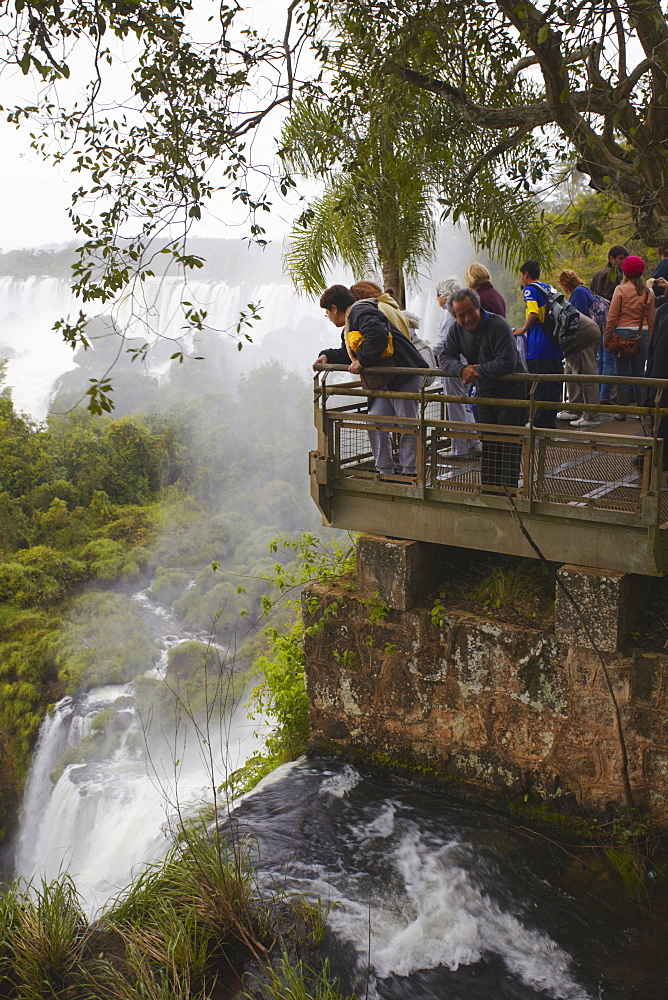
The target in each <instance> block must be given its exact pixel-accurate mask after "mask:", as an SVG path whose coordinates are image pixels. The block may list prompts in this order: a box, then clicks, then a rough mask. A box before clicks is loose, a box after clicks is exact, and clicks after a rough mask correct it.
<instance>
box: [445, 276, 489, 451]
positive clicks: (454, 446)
mask: <svg viewBox="0 0 668 1000" xmlns="http://www.w3.org/2000/svg"><path fill="white" fill-rule="evenodd" d="M460 288H462V283H461V281H460V280H459V278H456V277H454V275H453V276H451V277H449V278H443V279H442V281H439V283H438V284H437V285H436V300H437V302H438V304H439V306H440V307H441V309H442V310H443V312H442V313H441V317H440V320H439V324H438V334H437V336H436V340H435V342H434V354H435V355H436V363H437V365H438V367H439V368H442V367H443V365H442V363H441V361H440V354H441V351H442V350H443V347H444V346H445V341H446V339H447V336H448V330H449V329H450V328H451V327H452V326H453V325H454V322H455V317H454V316H453V315H452V313H451V312H450V310H449V309H448V299H449V298H450V296H451V295H452V293H453V292H456V291H458V289H460ZM441 381H442V383H443V392H444V393H445V395H446V396H465V395H466V389H465V388H464V383H463V382H462V380H461V379H460V378H451V377H450V376H448V375H446V376H444V378H443V379H442V380H441ZM445 412H446V413H447V416H448V420H459V421H461V422H462V423H469V424H474V423H475V417H474V415H473V413H472V412H471V407H470V406H468V405H465V404H464V403H446V411H445ZM481 452H482V445H481V444H480V442H479V441H476V439H475V438H474V437H469V436H468V435H465V434H453V435H452V441H451V446H450V449H449V450H448V451H446V452H445V453H443V458H445V459H447V460H450V459H452V460H454V461H467V460H470V459H472V458H474V457H475V456H476V455H479V454H480V453H481Z"/></svg>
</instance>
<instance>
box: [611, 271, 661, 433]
mask: <svg viewBox="0 0 668 1000" xmlns="http://www.w3.org/2000/svg"><path fill="white" fill-rule="evenodd" d="M644 271H645V261H644V260H642V259H641V258H640V257H635V256H632V257H627V258H626V260H624V261H623V263H622V274H623V275H624V279H623V281H622V283H621V284H620V285H617V287H616V288H615V291H614V294H613V296H612V300H611V302H610V309H609V311H608V320H607V323H606V327H605V346H606V347H607V349H608V350H609V351H611V352H612V354H614V355H615V364H616V374H617V375H626V376H632V377H633V378H642V376H643V375H644V374H645V364H646V362H647V351H648V348H649V341H650V339H651V336H652V330H653V328H654V294H653V293H652V291H651V290H650V289H649V288H648V287H647V285H646V283H645V279H644V278H643V273H644ZM624 342H627V343H628V344H629V347H630V349H631V352H630V353H629V352H627V351H624V350H623V343H624ZM632 345H633V346H635V352H634V351H633V346H632ZM634 393H635V402H636V406H644V404H645V398H646V396H647V393H646V391H645V389H644V388H643V387H640V386H638V387H635V389H634ZM630 400H631V387H630V386H627V385H618V386H617V401H618V402H619V403H621V404H622V406H627V405H628V404H629V402H630ZM615 419H616V420H624V419H626V418H625V417H624V416H623V415H622V414H621V413H618V414H616V416H615Z"/></svg>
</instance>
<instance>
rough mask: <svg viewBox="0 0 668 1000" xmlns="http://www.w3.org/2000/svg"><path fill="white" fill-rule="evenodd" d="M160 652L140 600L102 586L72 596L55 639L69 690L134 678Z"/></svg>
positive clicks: (63, 679) (61, 673) (57, 658)
mask: <svg viewBox="0 0 668 1000" xmlns="http://www.w3.org/2000/svg"><path fill="white" fill-rule="evenodd" d="M158 655H159V651H158V648H157V646H156V644H155V641H154V639H153V637H152V636H151V634H150V632H149V630H148V628H147V626H146V624H145V623H144V621H143V619H142V617H141V615H140V612H139V609H138V607H137V605H136V603H135V602H134V601H132V600H131V599H130V598H128V597H125V596H123V595H122V594H115V593H112V592H104V591H103V592H97V593H95V592H92V593H88V594H83V595H82V596H81V597H79V598H77V599H76V600H75V601H73V603H72V606H71V610H70V612H69V613H68V615H67V619H66V621H65V622H64V623H63V630H62V633H61V634H60V636H59V637H58V639H57V641H56V643H55V645H54V659H55V663H56V665H57V667H58V673H59V677H60V679H61V682H62V683H63V685H64V686H65V689H66V690H67V691H68V692H69V693H74V692H76V691H80V690H82V689H86V688H91V687H95V686H97V685H99V684H122V683H123V682H125V681H130V680H132V679H133V678H134V677H136V676H137V675H138V674H142V673H144V671H146V670H149V669H150V668H151V667H152V666H154V665H155V663H156V661H157V659H158Z"/></svg>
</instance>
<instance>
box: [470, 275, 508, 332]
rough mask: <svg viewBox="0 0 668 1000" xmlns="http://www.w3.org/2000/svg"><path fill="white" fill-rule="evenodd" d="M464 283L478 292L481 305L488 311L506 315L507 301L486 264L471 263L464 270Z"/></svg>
mask: <svg viewBox="0 0 668 1000" xmlns="http://www.w3.org/2000/svg"><path fill="white" fill-rule="evenodd" d="M464 284H465V285H467V286H468V287H469V288H472V289H473V291H474V292H477V293H478V298H479V299H480V305H481V306H482V308H483V309H485V310H487V312H491V313H496V314H497V316H503V318H504V319H505V317H506V303H505V302H504V299H503V296H502V295H501V293H500V292H498V291H497V290H496V288H495V287H494V285H493V284H492V275H491V274H490V273H489V271H488V270H487V268H486V267H485V265H484V264H478V263H477V261H476V263H474V264H469V266H468V267H467V269H466V271H465V272H464Z"/></svg>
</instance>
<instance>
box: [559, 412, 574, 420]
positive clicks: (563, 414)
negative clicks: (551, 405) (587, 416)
mask: <svg viewBox="0 0 668 1000" xmlns="http://www.w3.org/2000/svg"><path fill="white" fill-rule="evenodd" d="M572 419H573V414H572V413H569V412H568V410H560V411H559V413H557V420H572Z"/></svg>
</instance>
